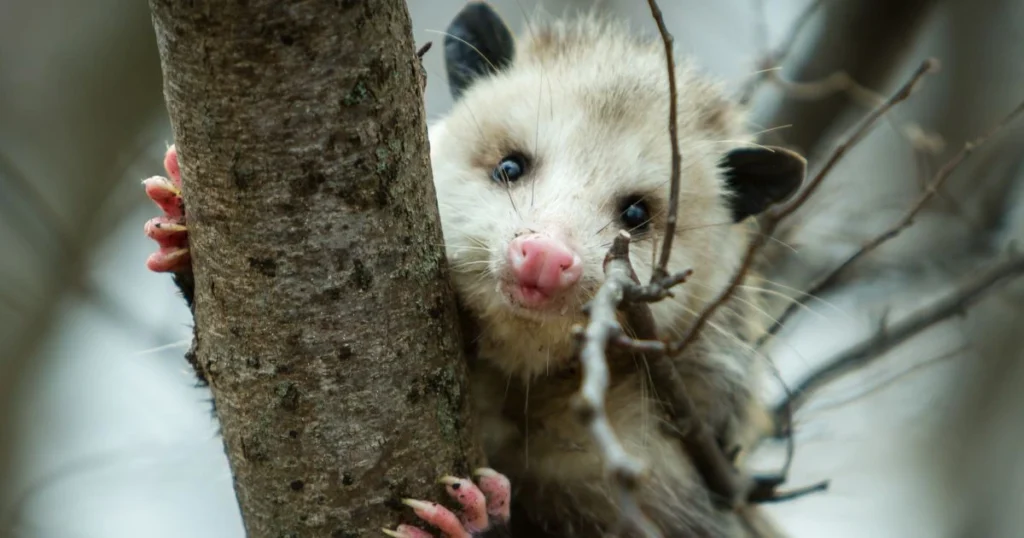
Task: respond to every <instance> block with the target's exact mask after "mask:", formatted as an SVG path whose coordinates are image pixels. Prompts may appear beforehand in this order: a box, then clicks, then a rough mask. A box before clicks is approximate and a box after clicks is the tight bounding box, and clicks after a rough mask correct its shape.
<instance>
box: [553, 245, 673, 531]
mask: <svg viewBox="0 0 1024 538" xmlns="http://www.w3.org/2000/svg"><path fill="white" fill-rule="evenodd" d="M615 260H626V264H627V265H626V267H624V266H623V265H622V264H620V263H612V262H613V261H615ZM628 263H629V234H628V233H627V232H625V231H623V232H621V233H620V234H619V235H618V236H617V237H616V238H615V241H614V242H613V243H612V247H611V250H609V252H608V255H607V256H606V257H605V282H604V284H603V285H602V286H601V288H600V289H599V290H598V291H597V294H596V295H595V296H594V298H593V300H591V301H590V302H589V303H588V305H587V309H586V310H587V315H588V317H589V322H588V323H587V327H586V329H585V330H583V331H577V333H576V334H577V342H578V344H579V345H580V351H579V357H580V364H581V366H582V370H583V380H582V382H581V385H580V391H579V393H578V394H577V397H576V398H575V400H574V402H573V404H574V408H575V410H576V413H577V415H578V416H579V419H580V421H581V422H582V423H583V424H585V425H586V426H587V428H588V429H590V433H591V436H592V437H593V439H594V442H595V443H596V444H597V446H598V450H599V451H600V453H601V456H602V460H603V461H604V468H605V472H606V473H607V474H608V476H609V477H610V478H611V481H612V484H614V486H615V488H616V490H617V496H618V498H619V506H620V509H621V510H622V514H623V517H622V519H623V520H624V521H623V522H624V523H628V524H629V525H631V526H633V527H634V528H635V529H637V530H639V531H640V532H642V533H643V535H644V536H648V537H656V536H661V533H660V532H659V531H658V530H657V529H656V528H655V527H654V525H653V524H652V523H651V522H650V521H649V520H648V519H647V516H645V515H644V513H643V512H642V511H641V510H640V507H639V505H638V503H637V502H636V499H635V495H634V494H635V491H636V489H637V485H638V484H639V482H640V480H641V478H642V475H643V472H644V470H645V469H644V464H643V463H642V462H640V461H638V460H637V459H636V458H634V457H632V456H630V455H629V454H628V453H627V452H626V450H625V448H623V446H622V443H621V442H620V441H619V439H618V438H617V437H616V435H615V431H614V429H612V425H611V423H610V422H609V420H608V415H607V413H606V412H605V407H604V403H605V393H606V392H607V391H608V383H609V373H608V358H607V353H606V351H607V350H608V348H609V347H611V346H612V345H614V343H615V342H616V341H617V340H618V339H619V338H620V337H621V336H623V329H622V326H621V325H619V322H618V307H619V305H620V304H621V303H622V300H623V298H624V297H625V291H624V289H625V288H626V287H627V286H630V285H632V283H633V276H632V268H631V267H629V266H628Z"/></svg>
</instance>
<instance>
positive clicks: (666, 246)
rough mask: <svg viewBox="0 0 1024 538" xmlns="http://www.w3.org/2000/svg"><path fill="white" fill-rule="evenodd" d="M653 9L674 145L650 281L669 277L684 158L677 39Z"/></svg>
mask: <svg viewBox="0 0 1024 538" xmlns="http://www.w3.org/2000/svg"><path fill="white" fill-rule="evenodd" d="M647 5H648V6H650V8H651V16H652V17H654V22H655V23H657V25H658V32H659V33H660V34H661V41H662V42H663V43H664V44H665V70H666V72H667V73H668V92H669V108H668V135H669V140H670V142H671V144H672V177H671V181H670V182H669V197H668V216H667V217H666V219H665V239H664V241H662V245H661V259H660V260H659V261H658V265H657V266H656V267H655V269H654V271H653V272H652V273H651V283H652V284H653V283H654V282H656V281H658V280H663V279H664V278H665V277H667V276H668V261H669V257H670V256H671V254H672V240H673V239H675V236H676V214H677V212H678V211H679V181H680V163H681V161H682V157H681V156H680V155H679V126H678V123H679V118H678V117H677V116H678V101H679V91H678V89H677V88H676V60H675V54H674V52H673V50H672V49H673V43H674V41H675V40H674V38H673V37H672V34H671V33H669V31H668V28H667V27H666V26H665V17H664V16H663V15H662V13H661V8H660V7H658V2H657V0H647Z"/></svg>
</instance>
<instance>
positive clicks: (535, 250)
mask: <svg viewBox="0 0 1024 538" xmlns="http://www.w3.org/2000/svg"><path fill="white" fill-rule="evenodd" d="M508 264H509V267H510V268H511V273H512V276H513V277H514V279H515V284H516V286H517V287H518V288H519V291H520V292H521V293H522V294H523V295H524V296H525V298H526V299H527V302H529V303H541V302H544V301H546V300H547V299H548V298H551V297H553V296H555V295H558V294H559V293H561V292H563V291H565V290H568V289H569V288H572V287H573V286H574V285H575V284H576V282H578V281H579V279H580V277H581V276H582V275H583V261H582V260H581V259H580V257H579V255H577V254H576V253H575V252H573V250H572V249H571V248H569V247H568V246H566V245H565V244H564V243H563V242H561V241H559V240H558V239H555V238H554V237H551V236H549V235H546V234H529V235H521V236H519V237H517V238H515V239H513V240H512V242H511V243H510V244H509V247H508Z"/></svg>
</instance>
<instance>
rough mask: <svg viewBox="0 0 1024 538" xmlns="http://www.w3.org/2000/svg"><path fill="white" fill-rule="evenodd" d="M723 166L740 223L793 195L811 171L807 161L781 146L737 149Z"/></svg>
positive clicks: (735, 216)
mask: <svg viewBox="0 0 1024 538" xmlns="http://www.w3.org/2000/svg"><path fill="white" fill-rule="evenodd" d="M721 166H722V168H724V169H725V182H726V185H727V186H728V188H729V190H730V191H731V192H730V196H729V207H730V209H732V218H733V220H735V221H736V222H739V221H741V220H743V219H745V218H747V217H749V216H751V215H757V214H759V213H761V212H763V211H764V210H766V209H768V207H769V206H771V205H772V204H776V203H779V202H781V201H783V200H785V199H786V198H789V197H790V196H791V195H792V194H793V193H794V192H796V190H797V189H799V188H800V184H801V183H803V181H804V176H805V175H806V174H807V160H805V159H804V158H803V157H801V156H800V155H799V154H797V153H794V152H792V151H790V150H788V149H783V148H778V147H765V146H762V147H750V148H740V149H734V150H732V151H730V152H729V153H727V154H726V155H725V157H724V158H723V159H722V164H721Z"/></svg>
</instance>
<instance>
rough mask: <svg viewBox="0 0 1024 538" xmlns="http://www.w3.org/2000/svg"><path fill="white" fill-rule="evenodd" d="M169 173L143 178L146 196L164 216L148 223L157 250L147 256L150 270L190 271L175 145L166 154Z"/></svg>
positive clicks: (179, 172)
mask: <svg viewBox="0 0 1024 538" xmlns="http://www.w3.org/2000/svg"><path fill="white" fill-rule="evenodd" d="M164 169H165V170H166V171H167V177H161V176H153V177H151V178H148V179H146V180H144V181H143V182H142V185H143V187H144V188H145V189H146V196H148V197H149V199H150V200H153V202H154V203H156V205H157V207H159V208H160V210H161V211H163V213H164V214H163V216H160V217H156V218H154V219H151V220H150V221H149V222H147V223H146V226H145V228H144V231H145V233H146V235H147V236H148V237H149V238H150V239H152V240H154V241H156V243H157V245H158V250H157V251H156V252H154V253H153V254H151V255H150V256H149V259H147V260H146V267H148V268H149V270H150V271H156V272H159V273H164V272H182V271H188V270H189V268H190V267H191V265H190V260H191V258H190V256H189V249H188V227H187V226H186V225H185V207H184V205H183V204H182V200H181V168H180V167H179V166H178V151H177V149H175V147H174V146H173V145H172V146H171V147H169V148H167V154H166V155H165V156H164Z"/></svg>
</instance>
